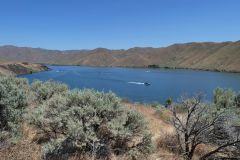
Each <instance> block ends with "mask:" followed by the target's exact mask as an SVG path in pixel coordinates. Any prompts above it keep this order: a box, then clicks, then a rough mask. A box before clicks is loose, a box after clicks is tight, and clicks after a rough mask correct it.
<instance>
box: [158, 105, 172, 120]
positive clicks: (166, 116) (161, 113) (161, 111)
mask: <svg viewBox="0 0 240 160" xmlns="http://www.w3.org/2000/svg"><path fill="white" fill-rule="evenodd" d="M156 115H157V116H158V117H159V118H160V119H161V120H163V121H164V122H166V123H169V122H170V120H171V113H170V111H169V110H168V109H166V108H163V107H159V108H158V109H157V110H156Z"/></svg>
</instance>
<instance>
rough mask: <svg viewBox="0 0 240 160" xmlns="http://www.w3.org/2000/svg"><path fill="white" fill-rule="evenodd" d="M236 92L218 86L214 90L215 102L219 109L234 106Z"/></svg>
mask: <svg viewBox="0 0 240 160" xmlns="http://www.w3.org/2000/svg"><path fill="white" fill-rule="evenodd" d="M234 97H235V93H234V92H233V91H232V90H230V89H228V90H225V89H222V88H217V89H216V90H215V91H214V103H215V105H216V106H217V108H218V110H220V109H227V108H231V107H233V106H234Z"/></svg>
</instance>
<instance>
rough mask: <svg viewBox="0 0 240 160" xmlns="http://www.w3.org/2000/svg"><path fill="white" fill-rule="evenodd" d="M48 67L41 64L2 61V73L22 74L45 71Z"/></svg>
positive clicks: (0, 68) (0, 72)
mask: <svg viewBox="0 0 240 160" xmlns="http://www.w3.org/2000/svg"><path fill="white" fill-rule="evenodd" d="M47 69H48V68H47V67H46V66H44V65H41V64H30V63H19V62H17V63H16V62H0V75H21V74H31V73H33V72H40V71H45V70H47Z"/></svg>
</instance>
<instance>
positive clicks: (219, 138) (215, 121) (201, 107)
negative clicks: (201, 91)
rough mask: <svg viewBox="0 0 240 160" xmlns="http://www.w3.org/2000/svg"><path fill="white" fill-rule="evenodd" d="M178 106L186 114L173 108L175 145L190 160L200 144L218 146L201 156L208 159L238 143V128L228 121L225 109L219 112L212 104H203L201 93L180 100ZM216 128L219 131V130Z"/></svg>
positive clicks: (239, 141) (239, 140)
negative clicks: (178, 112)
mask: <svg viewBox="0 0 240 160" xmlns="http://www.w3.org/2000/svg"><path fill="white" fill-rule="evenodd" d="M180 105H181V106H182V107H184V108H186V109H187V111H186V113H183V114H177V112H176V111H175V110H174V108H173V110H172V112H173V119H172V123H173V126H174V128H175V130H176V137H177V140H178V145H179V147H180V149H181V152H182V154H183V156H184V158H185V159H187V160H191V159H192V157H193V155H194V152H195V150H196V148H197V146H199V145H200V144H216V145H217V146H218V147H217V148H215V149H214V150H212V151H211V152H209V153H206V154H205V155H203V156H202V157H201V158H200V159H207V158H209V157H210V156H212V155H215V154H216V153H218V152H220V151H223V149H226V148H228V147H232V148H234V147H235V145H236V144H239V143H240V139H239V138H240V137H239V131H237V130H235V129H234V127H233V126H231V124H230V123H229V120H230V119H229V116H228V114H227V112H225V110H223V111H221V112H218V111H216V110H215V108H216V106H215V105H208V104H204V103H202V96H200V95H198V96H196V97H194V98H192V99H183V100H182V101H181V103H180ZM219 127H220V128H221V131H220V132H219Z"/></svg>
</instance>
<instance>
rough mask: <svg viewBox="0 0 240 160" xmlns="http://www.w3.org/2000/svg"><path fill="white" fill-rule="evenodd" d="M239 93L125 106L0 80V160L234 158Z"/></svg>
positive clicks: (50, 85)
mask: <svg viewBox="0 0 240 160" xmlns="http://www.w3.org/2000/svg"><path fill="white" fill-rule="evenodd" d="M239 97H240V95H239V94H238V93H235V92H233V91H231V90H224V89H216V90H215V92H214V102H213V103H207V102H205V101H204V99H203V97H202V96H201V95H197V96H196V97H193V98H183V99H182V100H181V101H179V102H175V103H174V102H173V101H172V99H170V98H169V99H168V100H167V101H166V105H165V107H163V106H161V105H159V104H157V103H155V104H153V105H152V106H150V105H147V106H144V105H140V104H130V103H128V102H123V101H121V100H120V99H119V98H118V97H116V96H115V95H114V94H113V93H102V92H97V91H94V90H70V89H69V88H68V86H66V85H65V84H61V83H57V82H52V81H47V82H41V81H35V82H33V84H32V85H31V86H30V85H29V84H28V82H27V81H26V80H25V79H19V78H14V77H0V116H1V121H0V127H1V128H0V129H1V130H0V156H1V159H4V160H5V159H6V160H11V159H24V160H25V159H26V160H28V159H29V160H30V159H36V160H37V159H49V160H51V159H70V160H76V159H79V160H80V159H111V160H112V159H133V160H134V159H140V160H145V159H154V160H155V159H164V160H165V159H166V160H167V159H179V160H181V159H186V160H190V159H220V158H235V159H238V158H240V153H239V151H240V137H239V136H240V129H239V126H240V107H239V101H240V100H239Z"/></svg>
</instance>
